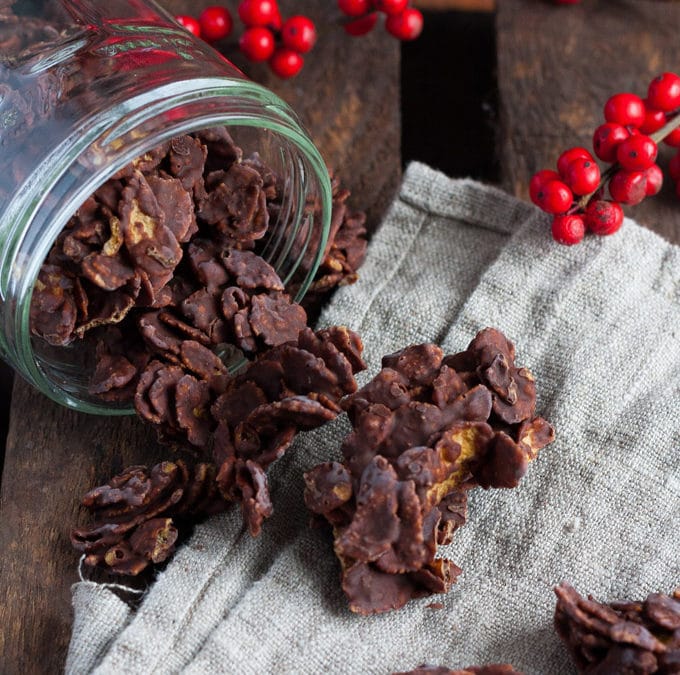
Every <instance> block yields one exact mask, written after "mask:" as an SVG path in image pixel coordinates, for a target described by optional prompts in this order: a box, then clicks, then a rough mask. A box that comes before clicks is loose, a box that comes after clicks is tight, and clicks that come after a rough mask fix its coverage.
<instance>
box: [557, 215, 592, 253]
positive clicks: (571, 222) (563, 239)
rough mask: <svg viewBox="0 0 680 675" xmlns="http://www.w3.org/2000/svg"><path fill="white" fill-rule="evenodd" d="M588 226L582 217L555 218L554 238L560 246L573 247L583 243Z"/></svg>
mask: <svg viewBox="0 0 680 675" xmlns="http://www.w3.org/2000/svg"><path fill="white" fill-rule="evenodd" d="M585 233H586V226H585V224H584V222H583V218H581V216H576V215H569V216H555V217H554V218H553V222H552V236H553V239H554V240H555V241H556V242H557V243H558V244H564V245H565V246H573V245H574V244H578V243H579V242H581V241H583V236H584V235H585Z"/></svg>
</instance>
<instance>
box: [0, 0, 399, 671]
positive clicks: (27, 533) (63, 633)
mask: <svg viewBox="0 0 680 675" xmlns="http://www.w3.org/2000/svg"><path fill="white" fill-rule="evenodd" d="M163 4H164V5H165V6H166V7H167V8H168V9H169V10H170V11H171V12H173V13H182V12H186V13H192V14H197V13H198V12H200V10H201V9H203V7H205V6H207V5H209V4H213V3H211V2H209V1H198V0H196V1H191V0H184V1H179V0H167V1H166V2H165V3H163ZM296 11H299V12H301V13H306V14H308V15H309V16H310V17H312V18H313V19H314V20H315V21H316V22H317V25H318V27H319V43H318V46H317V47H316V48H315V49H314V51H313V52H312V53H311V54H310V55H309V56H308V58H307V64H306V65H305V68H304V70H303V72H302V73H301V74H300V76H299V77H297V78H295V79H294V80H291V81H288V82H282V81H279V80H275V78H273V77H272V76H271V75H270V74H269V73H268V72H267V70H266V68H265V67H258V68H252V67H251V66H250V65H249V64H248V63H246V62H244V61H242V60H241V59H240V58H239V55H238V53H236V52H235V51H234V49H233V48H231V49H230V48H229V47H228V45H225V49H227V53H228V54H229V55H230V56H234V61H235V62H236V64H237V65H238V66H239V67H241V68H242V69H243V70H245V71H246V72H248V74H249V75H250V76H251V77H253V79H255V80H257V81H260V82H263V83H264V84H266V85H269V86H270V87H271V88H272V89H274V90H275V91H276V92H277V93H279V95H281V96H282V97H283V98H284V99H285V100H286V101H288V102H289V103H290V104H291V105H292V106H293V108H294V109H295V110H296V111H297V112H298V114H299V116H300V118H301V120H302V122H303V124H304V125H305V126H306V127H307V129H308V130H309V132H310V134H311V135H312V138H313V139H314V140H315V141H316V143H317V145H318V147H319V149H320V150H321V152H322V154H323V155H324V157H325V159H326V161H327V162H328V164H329V165H330V166H333V167H335V169H336V171H337V173H338V174H339V175H340V176H341V178H342V180H343V183H344V184H345V185H346V186H347V187H349V189H351V191H352V193H353V194H352V197H351V201H350V204H351V205H352V206H354V207H355V208H362V209H366V210H367V211H368V215H369V224H370V225H371V226H372V227H375V225H376V224H377V222H378V221H379V219H380V218H381V216H382V215H383V213H384V211H385V208H386V206H387V204H388V203H389V202H390V200H391V199H392V196H393V194H394V192H395V190H396V188H397V186H398V183H399V179H400V172H401V164H400V138H401V129H400V115H399V46H398V43H397V42H396V41H395V40H393V39H391V38H390V37H389V36H387V35H386V34H385V33H384V32H382V31H380V32H378V31H376V33H375V34H374V35H371V36H370V37H368V38H364V39H361V40H357V41H352V40H351V39H350V38H349V37H347V36H346V35H345V34H344V32H343V31H342V30H340V29H339V27H338V26H337V25H333V23H332V21H334V20H335V18H336V16H337V14H336V12H335V7H334V3H329V2H328V1H327V0H300V1H299V2H297V3H296ZM6 403H7V402H6ZM167 452H168V451H167V450H165V449H163V448H160V447H159V446H158V444H157V443H156V442H155V440H154V438H153V434H151V433H150V431H149V430H148V429H147V428H146V427H145V426H144V425H143V424H142V423H141V422H140V421H138V420H137V419H135V418H122V419H121V418H109V419H106V418H101V417H90V416H87V415H82V414H78V413H75V412H73V411H69V410H66V409H64V408H61V407H59V406H57V405H55V404H53V403H51V402H50V401H48V400H47V399H45V398H44V397H42V396H41V395H40V394H38V393H36V392H35V391H33V390H32V389H30V388H29V387H28V386H27V385H26V384H25V383H23V382H22V381H17V382H16V384H15V387H14V392H13V395H12V402H11V411H10V428H9V434H8V441H7V448H6V456H5V466H4V472H3V477H2V486H1V493H0V580H1V581H0V597H3V598H4V602H3V603H1V604H0V626H2V629H0V655H2V656H1V657H0V659H1V665H0V671H2V672H3V673H5V674H14V673H21V674H22V675H27V674H30V673H52V672H60V671H62V670H63V666H64V661H65V656H66V651H67V648H68V641H69V636H70V628H71V620H72V617H71V603H70V585H71V584H72V583H73V582H74V581H76V580H77V571H76V565H77V556H76V554H75V553H74V552H73V551H72V550H71V548H70V544H69V541H68V532H69V530H70V528H71V527H72V526H73V525H74V524H75V523H76V522H83V521H84V520H86V518H83V514H81V513H79V509H78V502H79V498H80V496H81V495H82V494H83V493H84V492H85V491H86V490H87V489H89V488H90V487H92V486H93V485H96V484H98V483H100V482H102V481H104V480H106V479H107V478H108V477H110V476H111V475H113V474H115V473H116V472H118V471H120V470H121V469H122V468H123V467H124V466H126V465H128V464H132V463H147V462H154V461H157V460H158V459H160V458H162V457H163V456H167Z"/></svg>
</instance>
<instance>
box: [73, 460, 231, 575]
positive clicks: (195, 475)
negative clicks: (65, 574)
mask: <svg viewBox="0 0 680 675" xmlns="http://www.w3.org/2000/svg"><path fill="white" fill-rule="evenodd" d="M216 473H217V469H216V467H215V466H214V465H213V464H210V463H198V464H195V465H189V464H188V463H186V462H184V461H182V460H178V461H176V462H161V463H160V464H156V465H155V466H153V467H152V468H151V469H150V470H149V469H147V468H146V467H143V466H132V467H130V468H128V469H126V470H125V471H124V472H123V473H121V474H120V475H118V476H116V477H114V478H112V479H111V481H109V483H108V484H106V485H102V486H100V487H97V488H94V489H93V490H91V491H90V492H88V493H87V494H86V495H85V496H84V497H83V500H82V504H83V506H84V507H85V508H86V509H88V510H89V511H90V512H91V513H92V515H93V521H94V522H93V523H92V525H91V526H89V527H86V528H79V529H76V530H73V532H72V533H71V543H72V545H73V547H74V548H75V549H76V551H78V552H80V553H82V554H83V555H84V556H85V558H84V563H85V564H86V565H87V566H89V567H101V568H104V569H106V570H107V571H109V572H110V573H112V574H126V575H136V574H139V573H140V572H141V571H142V570H144V569H146V568H147V567H148V566H149V565H152V564H158V563H161V562H164V561H165V560H167V558H168V557H169V556H170V555H172V553H173V552H174V550H175V542H176V541H177V538H178V535H179V529H181V527H182V525H183V524H184V525H186V523H187V522H190V521H196V520H198V519H201V518H204V517H205V516H208V515H210V514H213V513H219V512H220V511H223V510H224V509H225V508H226V507H227V502H226V501H225V500H224V499H223V498H222V496H221V495H220V492H219V490H218V489H217V484H216V482H215V476H216Z"/></svg>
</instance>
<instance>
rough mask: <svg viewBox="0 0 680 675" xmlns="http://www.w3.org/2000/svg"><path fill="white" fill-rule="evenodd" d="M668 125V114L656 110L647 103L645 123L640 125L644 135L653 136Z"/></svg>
mask: <svg viewBox="0 0 680 675" xmlns="http://www.w3.org/2000/svg"><path fill="white" fill-rule="evenodd" d="M664 124H666V113H665V112H664V111H663V110H656V109H655V108H652V107H651V106H649V105H648V103H647V101H645V121H644V122H643V123H642V124H641V125H640V131H641V132H642V133H643V134H653V133H654V132H655V131H658V130H659V129H661V127H662V126H663V125H664Z"/></svg>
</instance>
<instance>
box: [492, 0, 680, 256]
mask: <svg viewBox="0 0 680 675" xmlns="http://www.w3.org/2000/svg"><path fill="white" fill-rule="evenodd" d="M678 26H680V3H671V2H658V1H657V2H654V1H652V0H619V1H618V2H611V0H586V1H585V2H583V3H582V4H579V5H559V6H558V5H554V4H552V3H551V2H549V1H547V0H546V1H545V2H538V1H537V0H503V2H499V3H498V12H497V16H496V39H497V54H498V86H499V93H500V120H501V143H500V148H499V150H500V153H501V160H500V165H501V167H502V171H503V185H504V186H505V187H506V188H507V189H508V190H509V191H510V192H513V193H515V194H516V195H518V196H521V197H524V198H527V195H528V184H529V179H530V178H531V175H532V174H533V173H534V172H536V171H538V170H539V169H543V168H546V169H547V168H553V169H554V165H555V162H556V161H557V158H558V156H559V154H560V153H561V152H562V151H563V150H566V149H567V148H569V147H573V146H576V145H583V146H585V147H588V148H591V147H592V134H593V131H594V130H595V129H596V127H597V126H599V125H600V124H602V123H603V122H604V119H603V112H602V109H603V106H604V103H605V101H606V100H607V99H608V98H609V96H611V95H612V94H614V93H617V92H621V91H629V92H633V93H636V94H638V95H639V96H642V97H643V98H644V97H645V96H646V92H647V86H648V84H649V82H650V80H651V79H652V78H653V77H654V76H655V75H657V74H659V73H661V72H664V71H667V70H670V71H675V72H677V71H678V68H679V64H680V41H678V39H677V30H678ZM671 156H672V151H671V149H670V148H666V147H664V148H662V151H661V153H660V157H661V159H660V163H661V165H662V167H663V168H664V169H665V167H666V164H667V162H668V159H669V158H670V157H671ZM625 211H626V214H627V215H629V216H630V217H632V218H635V219H636V220H637V221H638V222H639V223H641V224H642V225H645V226H646V227H649V228H651V229H653V230H655V231H656V232H658V233H659V234H661V235H662V236H664V237H666V238H667V239H669V240H671V241H674V242H677V243H680V201H679V200H678V198H677V197H676V196H675V194H674V186H673V184H672V181H670V180H666V185H665V186H664V189H663V190H662V192H661V193H660V194H659V195H657V196H655V197H654V198H652V199H646V200H645V201H644V202H643V203H641V204H640V205H638V206H635V207H626V209H625Z"/></svg>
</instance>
